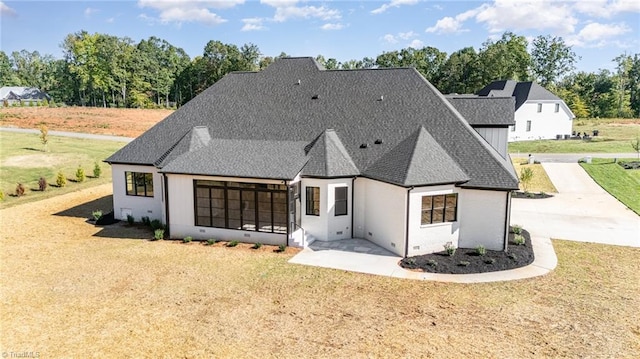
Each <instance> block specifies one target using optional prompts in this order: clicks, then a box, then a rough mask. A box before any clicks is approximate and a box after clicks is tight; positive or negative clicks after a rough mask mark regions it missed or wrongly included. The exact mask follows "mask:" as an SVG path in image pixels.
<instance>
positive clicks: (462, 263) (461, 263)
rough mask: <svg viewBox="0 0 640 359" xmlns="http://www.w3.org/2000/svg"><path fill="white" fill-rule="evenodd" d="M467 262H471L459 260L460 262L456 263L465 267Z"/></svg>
mask: <svg viewBox="0 0 640 359" xmlns="http://www.w3.org/2000/svg"><path fill="white" fill-rule="evenodd" d="M469 264H471V263H469V262H468V261H460V262H458V265H459V266H461V267H466V266H468V265H469Z"/></svg>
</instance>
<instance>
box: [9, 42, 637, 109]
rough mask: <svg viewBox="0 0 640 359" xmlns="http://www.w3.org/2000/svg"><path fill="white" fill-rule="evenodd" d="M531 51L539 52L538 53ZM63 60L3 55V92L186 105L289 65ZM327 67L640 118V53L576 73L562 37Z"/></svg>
mask: <svg viewBox="0 0 640 359" xmlns="http://www.w3.org/2000/svg"><path fill="white" fill-rule="evenodd" d="M529 45H530V46H529ZM61 47H62V49H63V58H62V59H56V58H54V57H53V56H52V55H48V54H47V55H41V54H40V53H39V52H38V51H33V52H30V51H27V50H22V51H15V52H13V53H11V54H10V55H7V54H6V53H5V52H4V51H0V84H1V85H2V86H32V87H38V88H40V89H41V90H43V91H45V92H47V93H49V94H50V95H51V96H52V97H53V98H54V100H55V101H56V102H58V103H65V104H68V105H81V106H100V107H134V108H152V107H177V106H180V105H182V104H184V103H186V102H187V101H189V100H190V99H192V98H193V97H195V96H196V95H197V94H199V93H200V92H202V91H203V90H205V89H206V88H207V87H209V86H211V85H212V84H214V83H215V82H216V81H218V80H219V79H220V78H222V77H223V76H224V75H226V74H227V73H229V72H232V71H258V70H261V69H263V68H265V67H266V66H268V65H269V64H270V63H272V62H273V61H275V60H276V59H278V58H280V57H285V56H287V54H286V53H284V52H283V53H281V54H280V55H278V56H275V57H271V56H264V55H263V54H261V52H260V50H259V48H258V46H256V45H254V44H251V43H249V44H244V45H242V46H240V47H238V46H237V45H234V44H225V43H222V42H220V41H214V40H211V41H209V42H208V43H207V44H206V45H205V47H204V49H203V53H202V55H201V56H196V57H195V58H190V57H189V55H187V53H186V52H185V51H184V50H183V49H181V48H179V47H176V46H174V45H172V44H170V43H169V42H167V41H166V40H163V39H159V38H157V37H153V36H152V37H150V38H149V39H146V40H141V41H140V42H138V43H136V42H134V41H133V40H132V39H130V38H128V37H116V36H112V35H108V34H100V33H95V34H90V33H88V32H86V31H80V32H77V33H73V34H69V35H67V36H66V38H65V39H64V41H63V42H62V43H61ZM316 60H317V61H318V62H319V63H320V64H322V65H323V66H324V67H325V68H327V69H345V70H346V69H366V68H383V67H399V66H401V67H414V68H416V69H417V70H418V71H419V72H420V73H421V74H422V75H423V76H424V77H425V78H426V79H427V80H429V82H431V83H432V84H433V85H434V86H436V88H438V89H439V90H440V91H441V92H442V93H445V94H447V93H475V92H476V91H478V90H479V89H481V88H482V87H484V86H485V85H487V84H489V83H490V82H492V81H494V80H505V79H511V80H516V81H536V82H538V83H539V84H540V85H542V86H543V87H545V88H547V89H549V90H550V91H552V92H554V93H556V94H557V95H558V96H559V97H561V98H562V99H563V100H565V102H566V103H567V104H568V105H569V107H570V108H571V109H572V110H573V112H574V114H575V115H576V116H577V117H581V118H586V117H640V98H639V97H640V54H633V55H629V54H626V53H625V54H621V55H619V56H617V57H615V58H614V59H612V61H613V62H615V64H616V70H615V71H609V70H604V69H603V70H599V71H597V72H583V71H581V72H574V70H575V63H576V61H577V60H578V58H577V56H576V54H575V53H574V52H573V50H572V48H571V46H568V45H567V44H566V43H565V42H564V40H563V39H562V38H560V37H552V36H549V35H546V36H543V35H541V36H538V37H536V38H534V39H533V41H532V42H531V44H529V43H528V41H527V39H526V38H525V37H524V36H519V35H516V34H514V33H512V32H505V33H504V34H502V36H501V37H500V38H499V39H496V40H491V39H489V40H487V41H485V42H484V43H483V44H482V46H481V47H480V48H479V50H477V51H476V49H475V48H473V47H465V48H463V49H460V50H458V51H455V52H453V53H451V54H447V53H446V52H443V51H440V50H439V49H437V48H435V47H431V46H426V47H423V48H420V49H415V48H411V47H409V48H404V49H401V50H394V51H388V52H383V53H382V54H380V55H378V56H377V57H375V58H372V57H365V58H363V59H361V60H349V61H345V62H339V61H338V60H336V59H334V58H325V57H324V56H322V55H318V56H317V57H316Z"/></svg>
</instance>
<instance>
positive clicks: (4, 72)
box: [0, 51, 21, 86]
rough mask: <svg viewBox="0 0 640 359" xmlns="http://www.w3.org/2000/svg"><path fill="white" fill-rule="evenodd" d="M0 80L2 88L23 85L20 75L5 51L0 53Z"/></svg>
mask: <svg viewBox="0 0 640 359" xmlns="http://www.w3.org/2000/svg"><path fill="white" fill-rule="evenodd" d="M0 79H2V80H1V85H2V86H19V85H21V83H20V79H19V78H18V74H17V73H16V71H15V69H14V68H13V64H12V62H11V59H9V56H7V54H6V53H5V52H4V51H0Z"/></svg>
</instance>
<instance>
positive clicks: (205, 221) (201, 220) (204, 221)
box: [196, 216, 211, 227]
mask: <svg viewBox="0 0 640 359" xmlns="http://www.w3.org/2000/svg"><path fill="white" fill-rule="evenodd" d="M196 219H197V223H196V226H204V227H210V226H211V219H210V218H209V217H201V216H198V217H196Z"/></svg>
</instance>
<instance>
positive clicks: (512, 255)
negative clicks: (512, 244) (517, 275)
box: [507, 253, 518, 261]
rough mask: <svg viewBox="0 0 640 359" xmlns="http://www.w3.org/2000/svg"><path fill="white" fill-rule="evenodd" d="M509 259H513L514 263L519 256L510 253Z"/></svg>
mask: <svg viewBox="0 0 640 359" xmlns="http://www.w3.org/2000/svg"><path fill="white" fill-rule="evenodd" d="M507 257H509V258H511V259H513V260H514V261H515V260H517V259H518V256H516V255H515V253H509V254H507Z"/></svg>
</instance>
